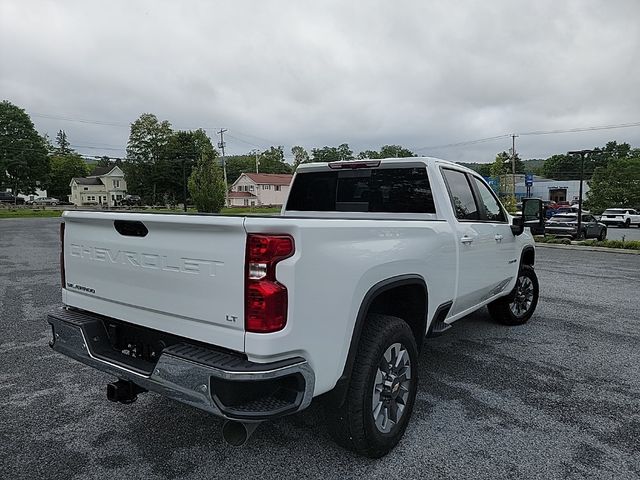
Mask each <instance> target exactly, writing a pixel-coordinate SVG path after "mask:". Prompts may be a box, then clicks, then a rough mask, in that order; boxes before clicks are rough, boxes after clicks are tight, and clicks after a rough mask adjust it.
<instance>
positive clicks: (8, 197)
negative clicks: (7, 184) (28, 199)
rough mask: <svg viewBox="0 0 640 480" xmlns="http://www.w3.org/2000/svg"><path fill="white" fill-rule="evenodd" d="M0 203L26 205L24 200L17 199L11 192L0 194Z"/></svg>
mask: <svg viewBox="0 0 640 480" xmlns="http://www.w3.org/2000/svg"><path fill="white" fill-rule="evenodd" d="M0 203H7V204H15V205H24V198H21V197H16V196H15V195H13V194H12V193H9V192H0Z"/></svg>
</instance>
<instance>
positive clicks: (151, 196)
mask: <svg viewBox="0 0 640 480" xmlns="http://www.w3.org/2000/svg"><path fill="white" fill-rule="evenodd" d="M217 156H218V152H217V151H216V150H215V149H214V148H213V145H212V143H211V140H210V139H209V137H208V136H207V134H206V132H205V131H204V130H202V129H198V130H195V131H177V132H174V131H173V130H172V129H171V124H170V123H169V122H168V121H166V120H164V121H162V122H161V121H159V120H158V118H157V117H156V116H155V115H153V114H150V113H145V114H142V115H141V116H140V117H139V118H138V119H137V120H136V121H135V122H133V123H132V124H131V131H130V134H129V142H128V144H127V161H126V162H124V163H123V165H122V168H123V170H124V172H125V175H126V179H127V185H128V190H129V192H130V193H135V194H137V195H140V196H142V197H143V199H144V200H145V201H146V202H148V203H151V204H153V205H155V204H158V203H163V204H167V203H168V204H175V203H176V202H177V200H178V199H182V196H183V183H184V179H185V178H188V177H189V176H190V175H191V171H192V168H193V166H194V165H195V162H196V161H198V160H199V159H202V158H204V159H207V160H211V161H213V159H215V158H216V157H217Z"/></svg>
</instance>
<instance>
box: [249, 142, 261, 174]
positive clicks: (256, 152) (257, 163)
mask: <svg viewBox="0 0 640 480" xmlns="http://www.w3.org/2000/svg"><path fill="white" fill-rule="evenodd" d="M251 152H252V153H253V154H254V155H255V156H256V173H260V172H259V171H258V167H259V166H260V160H258V153H260V151H259V150H258V149H257V148H254V149H253V150H252V151H251Z"/></svg>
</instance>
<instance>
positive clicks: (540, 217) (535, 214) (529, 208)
mask: <svg viewBox="0 0 640 480" xmlns="http://www.w3.org/2000/svg"><path fill="white" fill-rule="evenodd" d="M522 219H523V224H524V226H525V227H529V228H531V234H532V235H544V220H545V218H544V208H543V205H542V200H540V199H538V198H525V199H524V200H523V201H522Z"/></svg>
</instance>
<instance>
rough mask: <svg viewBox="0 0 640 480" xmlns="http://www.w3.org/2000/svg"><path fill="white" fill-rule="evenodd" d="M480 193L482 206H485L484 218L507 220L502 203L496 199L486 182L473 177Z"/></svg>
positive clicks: (497, 220)
mask: <svg viewBox="0 0 640 480" xmlns="http://www.w3.org/2000/svg"><path fill="white" fill-rule="evenodd" d="M473 181H474V182H475V185H476V188H477V189H478V193H479V194H480V202H481V204H482V205H481V206H484V216H483V217H486V218H483V220H487V221H489V222H506V221H507V220H506V218H505V215H504V211H503V210H502V208H501V207H500V203H499V202H498V200H497V199H496V197H495V195H494V194H493V193H492V192H491V190H489V187H487V186H486V185H485V184H484V182H482V181H481V180H480V179H478V178H476V177H473Z"/></svg>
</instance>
